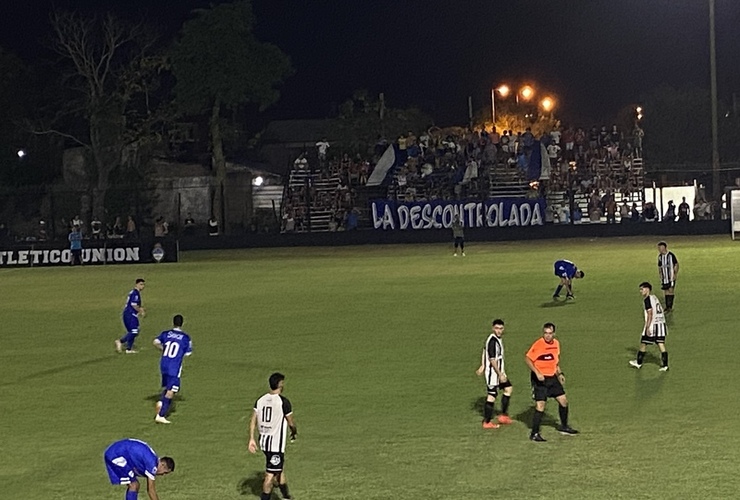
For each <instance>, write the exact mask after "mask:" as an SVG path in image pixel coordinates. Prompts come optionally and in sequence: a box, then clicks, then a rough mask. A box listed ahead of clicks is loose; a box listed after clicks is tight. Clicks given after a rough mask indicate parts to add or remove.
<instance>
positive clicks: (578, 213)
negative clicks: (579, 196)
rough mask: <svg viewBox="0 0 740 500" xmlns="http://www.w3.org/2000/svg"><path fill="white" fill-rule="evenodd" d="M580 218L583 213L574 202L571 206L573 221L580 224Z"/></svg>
mask: <svg viewBox="0 0 740 500" xmlns="http://www.w3.org/2000/svg"><path fill="white" fill-rule="evenodd" d="M581 219H583V213H582V212H581V207H580V206H578V204H576V205H575V206H574V207H573V223H574V224H580V223H581Z"/></svg>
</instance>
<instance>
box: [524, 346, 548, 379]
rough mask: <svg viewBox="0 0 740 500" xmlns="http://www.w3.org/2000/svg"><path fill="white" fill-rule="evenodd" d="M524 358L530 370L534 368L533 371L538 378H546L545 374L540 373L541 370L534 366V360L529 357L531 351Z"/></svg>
mask: <svg viewBox="0 0 740 500" xmlns="http://www.w3.org/2000/svg"><path fill="white" fill-rule="evenodd" d="M524 360H525V361H526V362H527V366H528V367H529V369H530V370H532V373H534V375H535V377H537V380H539V381H540V382H542V381H543V380H545V376H544V375H542V373H540V371H539V370H538V369H537V368H536V367H535V366H534V362H533V361H532V360H531V359H529V353H527V355H526V356H525V357H524Z"/></svg>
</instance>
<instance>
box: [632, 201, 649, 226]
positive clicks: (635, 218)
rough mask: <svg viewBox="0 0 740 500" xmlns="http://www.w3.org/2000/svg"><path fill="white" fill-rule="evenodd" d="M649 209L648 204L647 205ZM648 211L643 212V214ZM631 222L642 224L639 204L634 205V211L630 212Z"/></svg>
mask: <svg viewBox="0 0 740 500" xmlns="http://www.w3.org/2000/svg"><path fill="white" fill-rule="evenodd" d="M646 208H647V204H646ZM645 211H646V210H643V213H644V212H645ZM630 222H640V211H639V210H637V203H633V204H632V210H630Z"/></svg>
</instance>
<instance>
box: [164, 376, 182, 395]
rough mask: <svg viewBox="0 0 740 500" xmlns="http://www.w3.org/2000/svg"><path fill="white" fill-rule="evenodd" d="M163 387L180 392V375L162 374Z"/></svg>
mask: <svg viewBox="0 0 740 500" xmlns="http://www.w3.org/2000/svg"><path fill="white" fill-rule="evenodd" d="M162 387H164V388H165V389H166V390H168V391H172V392H178V391H179V390H180V377H173V376H172V375H165V374H164V373H163V374H162Z"/></svg>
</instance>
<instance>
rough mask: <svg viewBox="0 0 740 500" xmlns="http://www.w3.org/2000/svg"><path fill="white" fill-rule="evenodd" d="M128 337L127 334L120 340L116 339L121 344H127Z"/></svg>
mask: <svg viewBox="0 0 740 500" xmlns="http://www.w3.org/2000/svg"><path fill="white" fill-rule="evenodd" d="M129 335H130V334H129V333H127V334H126V335H124V336H123V337H121V338H120V339H118V340H119V341H120V342H121V344H128V336H129Z"/></svg>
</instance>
